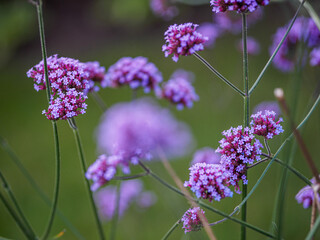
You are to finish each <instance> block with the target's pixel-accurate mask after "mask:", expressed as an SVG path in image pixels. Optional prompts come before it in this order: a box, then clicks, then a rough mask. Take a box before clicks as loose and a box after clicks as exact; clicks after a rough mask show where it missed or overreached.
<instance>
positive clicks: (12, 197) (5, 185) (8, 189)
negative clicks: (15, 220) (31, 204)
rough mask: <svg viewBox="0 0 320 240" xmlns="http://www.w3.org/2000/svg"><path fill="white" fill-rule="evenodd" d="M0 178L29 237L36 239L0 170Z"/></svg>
mask: <svg viewBox="0 0 320 240" xmlns="http://www.w3.org/2000/svg"><path fill="white" fill-rule="evenodd" d="M0 179H1V181H2V183H3V187H4V189H5V190H6V192H7V193H8V195H9V197H10V199H11V201H12V203H13V205H14V207H15V208H16V210H17V211H18V214H19V215H20V217H21V220H22V221H23V223H24V224H25V226H26V228H27V230H28V232H29V234H30V236H31V238H32V239H37V237H36V234H35V233H34V231H33V229H32V227H31V225H30V224H29V221H28V220H27V218H26V217H25V215H24V214H23V212H22V210H21V208H20V206H19V204H18V202H17V200H16V198H15V196H14V194H13V192H12V191H11V187H10V185H9V184H8V182H7V180H6V179H5V177H4V176H3V174H2V173H1V171H0Z"/></svg>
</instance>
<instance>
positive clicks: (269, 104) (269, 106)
mask: <svg viewBox="0 0 320 240" xmlns="http://www.w3.org/2000/svg"><path fill="white" fill-rule="evenodd" d="M266 110H268V111H273V112H275V113H276V116H279V115H280V114H281V110H280V107H279V104H278V103H277V102H276V101H266V102H261V103H259V104H258V105H257V106H255V108H254V110H253V112H254V113H258V112H264V111H266Z"/></svg>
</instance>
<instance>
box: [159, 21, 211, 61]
mask: <svg viewBox="0 0 320 240" xmlns="http://www.w3.org/2000/svg"><path fill="white" fill-rule="evenodd" d="M198 26H199V25H197V24H193V23H184V24H180V25H177V24H174V25H171V26H170V27H169V28H168V30H167V31H166V32H165V33H164V35H165V40H166V44H164V45H163V46H162V51H163V52H164V54H165V56H166V57H168V56H169V55H171V54H173V57H172V59H173V61H175V62H177V61H178V60H179V56H188V55H192V54H194V53H195V52H197V51H202V50H203V49H204V46H203V43H204V42H206V41H208V38H207V37H205V36H203V35H202V34H201V33H199V32H197V31H196V28H197V27H198Z"/></svg>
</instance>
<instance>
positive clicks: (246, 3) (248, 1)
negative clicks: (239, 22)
mask: <svg viewBox="0 0 320 240" xmlns="http://www.w3.org/2000/svg"><path fill="white" fill-rule="evenodd" d="M269 2H270V0H211V1H210V4H211V6H212V11H213V12H215V13H219V12H226V11H236V12H238V13H246V12H254V11H255V10H256V9H257V8H258V7H259V5H260V6H266V5H268V4H269Z"/></svg>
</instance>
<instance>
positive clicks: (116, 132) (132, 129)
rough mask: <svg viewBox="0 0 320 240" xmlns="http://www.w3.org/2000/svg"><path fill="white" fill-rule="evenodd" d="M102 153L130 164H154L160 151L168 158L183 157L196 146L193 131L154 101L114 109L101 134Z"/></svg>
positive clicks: (110, 112)
mask: <svg viewBox="0 0 320 240" xmlns="http://www.w3.org/2000/svg"><path fill="white" fill-rule="evenodd" d="M97 138H98V146H99V148H100V150H101V151H102V152H106V153H109V154H111V155H120V156H122V158H123V159H124V161H126V162H127V163H130V162H131V163H133V164H137V163H138V160H140V159H145V160H150V159H151V158H152V156H154V155H155V153H156V152H157V149H158V148H161V149H162V150H163V151H164V152H165V153H166V154H167V156H168V157H174V156H182V155H184V154H186V153H187V152H188V150H189V149H190V145H191V143H192V136H191V133H190V131H189V128H188V127H187V126H186V125H185V124H183V123H181V122H178V121H177V120H176V119H174V117H173V116H172V115H171V114H170V112H169V111H168V110H166V109H162V108H161V107H159V106H158V105H156V104H155V103H154V102H153V101H151V100H150V99H139V100H136V101H133V102H129V103H120V104H116V105H114V106H113V107H111V108H110V109H109V110H108V111H107V112H106V113H105V115H104V116H103V118H102V121H101V123H100V126H99V127H98V131H97Z"/></svg>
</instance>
